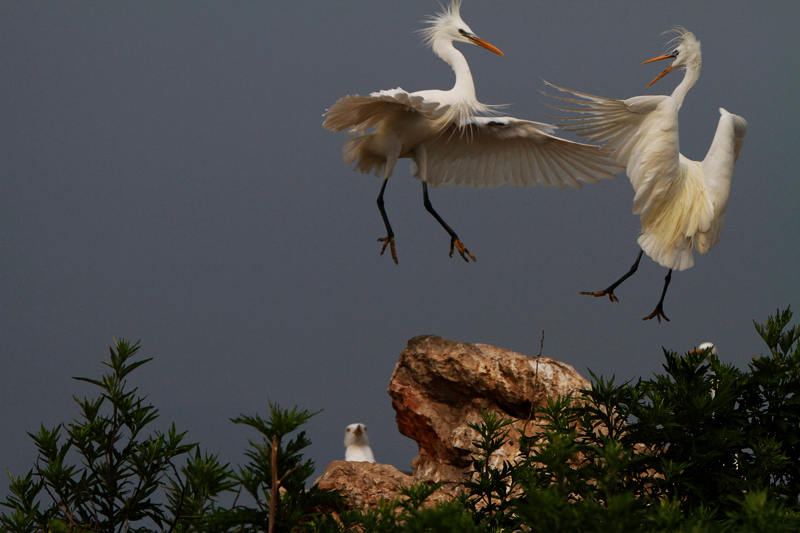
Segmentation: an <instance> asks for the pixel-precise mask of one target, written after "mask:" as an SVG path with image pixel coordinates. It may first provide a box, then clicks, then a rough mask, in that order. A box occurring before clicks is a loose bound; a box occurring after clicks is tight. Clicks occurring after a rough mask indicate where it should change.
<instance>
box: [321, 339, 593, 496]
mask: <svg viewBox="0 0 800 533" xmlns="http://www.w3.org/2000/svg"><path fill="white" fill-rule="evenodd" d="M588 387H589V382H588V381H587V380H586V379H585V378H583V377H582V376H580V375H579V374H578V373H577V372H576V371H575V369H574V368H572V367H571V366H570V365H567V364H565V363H561V362H559V361H556V360H554V359H550V358H548V357H528V356H525V355H521V354H518V353H515V352H512V351H510V350H504V349H502V348H495V347H493V346H489V345H487V344H468V343H463V342H455V341H449V340H447V339H443V338H441V337H437V336H435V335H426V336H423V337H415V338H413V339H411V340H410V341H408V346H407V347H406V349H405V350H403V353H402V354H400V360H399V362H398V363H397V366H396V367H395V369H394V373H393V374H392V378H391V381H390V383H389V395H390V396H391V397H392V406H393V407H394V409H395V411H396V413H397V415H396V418H397V426H398V428H399V430H400V433H402V434H403V435H405V436H407V437H409V438H412V439H414V440H415V441H416V442H417V444H418V445H419V455H418V456H417V457H416V458H415V459H414V460H413V461H412V463H411V465H412V467H413V469H414V475H413V477H411V476H408V475H406V474H403V473H402V472H400V471H399V470H397V469H396V468H394V467H393V466H389V465H382V464H377V463H358V462H346V461H334V462H333V463H331V464H330V465H328V468H327V469H326V471H325V473H324V474H323V475H322V476H321V477H320V478H319V479H318V480H317V481H316V484H317V485H318V486H319V487H320V488H321V489H323V490H332V489H341V490H342V491H343V492H344V493H345V494H346V495H348V496H349V499H350V505H351V506H352V507H353V508H359V509H363V508H365V507H372V506H376V505H377V504H378V502H379V501H380V500H381V499H387V500H388V499H391V498H393V497H395V496H396V495H397V492H398V491H399V489H401V488H403V487H407V486H409V485H411V484H413V483H419V482H443V483H445V485H444V486H443V487H442V488H441V489H439V491H438V492H437V493H435V494H434V495H433V497H432V498H431V500H430V501H431V502H432V503H433V502H436V501H439V500H444V499H450V498H452V497H453V496H454V495H455V494H456V490H457V489H456V487H455V484H456V483H457V482H458V481H461V480H463V479H464V478H465V476H466V475H468V473H469V471H470V469H471V462H470V457H471V455H472V454H473V453H475V452H476V451H477V448H476V447H475V446H474V445H473V444H472V442H473V441H474V440H475V439H476V438H477V433H476V432H475V431H474V430H472V429H471V428H469V427H468V426H467V424H468V423H479V422H480V421H481V414H480V413H481V409H482V408H483V409H485V410H487V411H489V412H494V413H497V414H500V415H502V416H505V417H510V418H512V419H513V420H514V422H513V424H512V425H511V426H508V428H509V429H510V432H509V439H508V442H506V444H505V445H504V446H503V448H502V449H501V450H500V451H499V452H498V453H497V454H496V455H495V456H494V457H493V462H494V463H495V465H498V466H499V465H500V464H502V462H503V461H514V460H515V459H516V457H517V456H518V454H519V446H518V444H517V441H518V436H519V432H518V431H517V430H522V431H524V432H525V434H526V435H532V434H534V433H535V432H536V431H537V430H538V423H537V421H536V420H535V419H533V418H532V417H531V413H532V411H533V410H534V409H535V408H536V407H538V406H541V405H543V404H544V403H546V402H547V399H548V398H552V397H555V396H559V395H566V394H570V393H573V392H575V390H576V389H585V388H588Z"/></svg>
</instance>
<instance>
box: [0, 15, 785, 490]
mask: <svg viewBox="0 0 800 533" xmlns="http://www.w3.org/2000/svg"><path fill="white" fill-rule="evenodd" d="M437 11H439V5H438V4H437V2H435V1H432V0H425V1H404V2H374V1H360V2H355V1H353V2H321V1H317V2H280V3H279V2H225V3H223V2H163V3H153V2H136V3H131V2H128V3H119V2H113V3H106V2H59V3H53V2H8V1H3V2H0V102H1V103H0V112H1V113H2V115H0V151H1V152H2V154H0V276H1V278H0V405H2V409H0V468H1V469H2V471H3V472H5V471H6V469H10V471H11V472H12V473H14V474H15V475H20V474H24V473H25V472H27V470H28V469H29V468H30V467H31V466H32V465H33V463H34V461H35V458H36V453H35V448H34V446H33V443H32V442H31V440H30V438H29V437H28V436H27V435H26V432H27V431H37V430H38V427H39V424H40V423H44V424H45V426H48V427H52V426H55V425H57V424H59V423H68V422H70V421H72V420H73V419H74V418H75V417H76V416H77V414H78V408H77V405H76V404H75V403H74V402H73V400H72V396H73V395H76V396H84V395H90V396H94V395H96V391H95V389H94V388H93V387H91V386H90V385H88V384H86V383H80V382H76V381H74V380H72V379H71V376H87V377H93V378H97V377H99V376H100V375H101V374H102V372H103V371H104V370H105V367H104V366H101V365H100V361H101V360H103V359H107V357H108V346H109V345H110V344H112V342H113V340H112V336H113V337H116V338H127V339H132V340H137V339H141V342H142V346H143V348H142V351H141V355H142V356H143V357H153V358H154V359H153V361H152V362H150V363H149V364H147V365H145V366H144V367H142V368H141V369H140V370H137V371H136V372H135V373H134V374H132V375H131V378H130V382H131V384H132V385H135V386H138V387H139V390H140V392H141V393H142V394H145V395H147V396H148V399H149V401H151V402H152V403H153V404H154V405H155V406H156V407H157V408H158V409H160V412H161V418H160V420H159V422H158V424H157V427H159V428H161V429H163V428H166V427H167V426H168V424H169V423H171V422H175V424H176V425H177V427H178V429H181V430H187V431H188V432H189V434H188V437H187V438H188V439H189V440H191V441H195V442H200V443H201V444H202V447H203V448H204V449H206V450H208V451H210V452H213V453H220V454H221V459H222V460H223V461H225V462H231V463H233V464H236V463H239V462H240V461H242V451H243V450H244V447H245V446H246V444H247V439H248V438H254V437H255V434H254V432H253V431H252V430H250V429H248V428H245V427H242V426H235V425H234V424H232V423H231V422H230V421H229V419H230V418H233V417H236V416H238V415H239V414H250V415H252V414H255V413H259V414H261V415H266V414H267V412H268V408H267V405H268V404H267V401H268V399H270V400H272V401H275V402H278V403H280V404H281V405H283V406H286V407H291V406H295V405H297V406H299V407H301V408H307V409H310V410H314V411H316V410H319V409H324V410H323V412H322V413H320V414H319V415H317V416H316V417H315V418H314V419H312V421H311V422H310V423H309V424H308V425H307V426H306V430H307V431H308V434H309V436H310V438H311V440H312V441H313V446H312V447H311V448H310V452H309V456H310V457H311V458H312V459H313V460H314V461H315V462H316V463H317V474H321V473H322V471H323V470H324V468H325V466H326V465H327V464H328V463H329V462H330V461H332V460H334V459H341V458H343V445H342V438H343V433H344V428H345V426H346V425H347V424H349V423H351V422H363V423H365V424H367V425H368V427H369V431H370V437H371V440H372V444H373V449H374V451H375V456H376V458H377V460H378V461H379V462H384V463H390V464H394V465H395V466H398V467H401V468H407V467H408V464H409V462H410V461H411V459H412V458H413V457H414V456H415V455H416V453H417V448H416V445H415V443H414V442H413V441H411V440H409V439H407V438H405V437H402V436H401V435H400V434H399V433H398V432H397V426H396V424H395V421H394V411H393V410H392V408H391V402H390V398H389V396H388V395H387V394H386V388H387V386H388V383H389V379H390V376H391V373H392V370H393V368H394V365H395V363H396V362H397V358H398V356H399V354H400V352H401V351H402V350H403V349H404V348H405V345H406V341H407V340H408V339H409V338H411V337H415V336H418V335H424V334H436V335H440V336H443V337H446V338H449V339H453V340H458V341H466V342H476V343H488V344H492V345H495V346H499V347H503V348H508V349H511V350H514V351H517V352H520V353H523V354H528V355H535V354H536V353H538V352H539V341H540V337H541V332H542V330H544V331H545V342H544V353H543V354H544V355H545V356H548V357H553V358H556V359H559V360H561V361H564V362H566V363H569V364H571V365H573V366H574V367H575V368H576V369H577V370H578V371H579V372H581V373H582V374H583V375H588V373H587V368H590V369H592V370H593V371H594V372H595V373H597V374H602V375H604V376H611V375H612V374H613V375H616V376H617V377H618V378H619V379H631V378H634V377H638V376H642V377H645V378H646V377H650V376H652V375H653V373H656V372H661V371H662V367H661V364H662V361H663V356H662V350H661V349H662V347H666V348H668V349H673V350H677V351H686V350H689V349H691V348H692V347H693V346H696V345H697V344H699V343H701V342H703V341H714V342H716V343H717V346H718V349H719V353H720V358H721V359H722V360H724V361H730V362H732V363H734V364H736V365H738V366H740V367H745V366H746V364H747V362H748V361H749V359H750V357H751V355H752V354H754V353H762V352H763V351H764V347H763V344H762V342H761V340H760V339H759V337H758V336H757V334H756V332H755V330H754V328H753V325H752V321H753V319H755V320H757V321H759V322H761V321H764V320H765V319H766V317H767V316H768V315H769V314H772V313H774V312H775V310H776V309H777V308H781V309H783V308H785V307H786V306H787V305H789V304H793V305H795V306H798V307H796V308H797V309H798V310H800V282H799V281H798V264H800V246H798V242H799V241H800V239H799V238H798V234H799V233H800V218H799V217H798V198H800V180H799V179H798V171H797V168H798V155H797V154H798V147H797V144H798V136H797V133H796V132H797V124H798V123H799V122H800V117H798V114H800V113H798V110H799V109H800V107H798V105H797V95H798V85H800V83H798V82H800V59H799V58H800V52H798V50H800V36H799V35H798V32H797V23H798V21H800V3H797V2H790V1H786V2H769V3H761V2H703V3H699V2H694V1H693V2H682V1H673V2H658V3H656V2H633V1H625V2H622V1H616V2H599V1H596V2H573V1H562V2H547V3H545V2H502V3H501V2H488V1H480V2H479V1H470V0H466V1H465V3H464V5H463V7H462V16H463V18H464V20H465V21H466V22H467V24H469V25H470V26H471V28H472V29H473V30H474V31H475V32H476V33H477V34H478V35H479V36H480V37H482V38H484V39H486V40H487V41H489V42H491V43H492V44H494V45H496V46H497V47H499V48H500V49H501V50H503V51H504V52H505V54H506V55H505V57H499V56H496V55H494V54H491V53H489V52H488V51H486V50H484V49H481V48H479V47H475V46H469V45H460V49H461V50H462V51H464V53H465V55H466V57H467V60H468V61H469V63H470V66H471V69H472V73H473V76H474V78H475V83H476V88H477V94H478V98H479V99H480V100H481V101H482V102H484V103H489V104H511V105H510V107H509V108H508V109H507V111H506V112H505V113H507V114H509V115H511V116H516V117H519V118H526V119H531V120H537V121H545V122H548V121H549V120H548V119H547V118H546V117H547V115H552V114H554V113H555V112H554V111H552V110H550V109H548V108H547V107H546V106H545V105H544V104H543V103H542V101H543V100H544V99H545V98H544V97H543V96H542V95H541V94H540V92H539V90H540V89H543V88H544V84H543V83H542V81H541V80H542V79H546V80H547V81H550V82H552V83H556V84H558V85H562V86H565V87H569V88H573V89H576V90H581V91H585V92H589V93H593V94H598V95H602V96H608V97H614V98H627V97H630V96H635V95H640V94H669V93H671V92H672V90H673V89H674V87H675V86H676V85H677V84H678V83H679V82H680V80H681V78H682V75H683V74H682V72H676V73H673V74H670V75H669V76H667V77H666V78H663V79H662V80H660V81H659V82H658V83H657V84H656V85H654V86H653V87H651V88H650V89H647V88H646V85H647V83H649V82H650V80H652V79H653V78H654V77H655V76H656V75H657V74H658V73H659V72H661V70H663V69H664V68H665V67H666V64H665V63H656V64H648V65H644V66H642V65H640V63H641V62H642V61H644V60H646V59H649V58H651V57H654V56H656V55H659V54H661V53H663V52H664V51H668V49H667V48H666V42H667V41H668V40H669V39H670V38H671V36H668V35H662V32H664V31H665V30H668V29H670V28H672V27H673V26H675V25H682V26H685V27H686V28H687V29H689V30H690V31H692V32H694V33H695V35H696V36H697V37H698V39H700V40H701V41H702V52H703V69H702V74H701V77H700V81H699V82H698V84H697V85H696V86H695V87H694V88H693V89H692V90H691V91H690V93H689V95H688V97H687V98H686V102H685V104H684V106H683V108H682V109H681V114H680V138H681V152H682V153H683V154H684V155H686V156H687V157H689V158H692V159H702V158H703V157H704V156H705V153H706V151H707V149H708V146H709V144H710V143H711V139H712V137H713V135H714V131H715V129H716V126H717V121H718V119H719V113H718V108H719V107H725V108H726V109H727V110H729V111H730V112H732V113H736V114H738V115H741V116H743V117H744V118H746V119H747V121H748V123H749V126H748V132H747V137H746V139H745V143H744V148H743V149H742V152H741V156H740V158H739V162H738V164H737V166H736V169H735V172H734V180H733V186H732V192H731V199H730V204H729V207H728V212H727V216H726V219H725V226H724V230H723V235H722V241H721V242H720V244H718V245H717V247H716V248H715V249H714V250H712V251H711V252H710V253H709V254H707V255H705V256H700V255H698V254H695V266H694V267H693V268H692V269H690V270H688V271H685V272H680V273H676V274H675V275H674V276H673V279H672V285H671V286H670V289H669V292H668V294H667V297H666V301H665V305H664V309H665V312H666V314H667V316H669V317H670V318H671V320H672V321H671V322H670V323H662V324H658V323H657V322H655V321H649V322H642V320H641V318H642V317H643V316H645V315H647V314H649V313H650V312H651V311H652V309H653V307H654V306H655V304H656V302H657V301H658V297H659V295H660V292H661V288H662V284H663V278H664V276H665V275H666V273H667V271H666V269H664V268H662V267H660V266H658V265H657V264H656V263H654V262H653V261H652V260H650V259H648V258H644V259H643V260H642V264H641V266H640V268H639V272H638V273H637V274H636V275H635V276H634V277H633V278H631V279H630V280H628V281H627V282H626V283H625V284H624V285H622V286H621V287H620V288H619V289H618V290H617V291H616V294H617V296H618V297H619V299H620V302H619V303H616V304H612V303H610V302H609V301H608V300H607V299H602V300H601V299H595V298H590V297H586V296H580V295H579V292H580V291H586V290H600V289H603V288H605V287H606V286H607V285H609V284H610V283H611V282H612V281H614V280H616V279H617V278H618V277H619V276H620V275H622V274H623V273H624V272H625V271H627V269H628V268H629V266H630V264H631V263H632V262H633V260H634V259H635V257H636V254H637V252H638V247H637V245H636V238H637V236H638V232H639V227H640V226H639V219H638V217H636V216H634V215H632V214H631V203H632V198H633V191H632V189H631V186H630V184H629V182H628V179H627V177H625V176H624V175H621V176H619V177H618V178H617V179H615V180H612V181H606V182H603V183H601V184H599V185H589V186H586V187H585V188H583V189H581V190H571V189H570V190H564V191H560V190H550V189H543V188H538V187H537V188H534V189H521V188H501V189H495V190H491V191H486V190H472V189H451V188H445V189H437V190H433V191H432V192H431V200H432V202H433V205H434V206H435V207H436V209H437V210H438V212H439V213H440V214H441V215H442V217H443V218H444V219H445V220H446V221H447V222H448V223H449V224H450V225H451V226H452V227H453V229H454V230H455V231H456V232H457V233H458V234H459V236H460V237H461V238H462V240H463V242H464V243H465V244H466V246H467V247H468V248H469V249H470V251H472V252H473V253H474V254H475V256H476V258H477V263H471V264H466V263H464V262H463V261H462V260H461V259H460V258H458V257H457V256H456V257H454V258H449V257H448V249H449V238H448V236H447V234H446V233H445V232H444V231H443V230H442V228H441V227H440V226H439V225H438V224H437V223H436V221H435V220H434V219H433V218H432V217H431V216H430V215H429V214H428V213H427V212H426V211H425V209H424V208H423V205H422V194H421V187H420V184H419V182H417V181H416V180H414V179H413V178H411V177H410V173H409V171H408V163H407V161H403V162H401V164H399V165H398V167H397V168H396V169H395V175H394V177H393V178H392V180H391V181H390V183H389V185H388V188H387V192H386V208H387V211H388V214H389V217H390V220H391V221H392V225H393V227H394V230H395V233H396V243H397V254H398V258H399V262H400V263H399V265H395V264H394V263H393V262H392V261H391V258H390V257H389V256H388V253H387V254H386V255H384V256H383V257H381V256H380V255H379V251H380V245H379V243H378V242H376V241H377V239H378V237H383V236H384V235H385V230H384V227H383V223H382V222H381V218H380V215H379V213H378V210H377V208H376V205H375V198H376V197H377V194H378V191H379V188H380V180H379V179H378V178H375V177H372V176H364V175H361V174H357V173H354V172H352V171H351V170H350V169H348V168H347V167H345V166H344V165H342V163H341V159H340V153H341V146H342V144H343V142H344V140H345V138H346V136H345V135H344V134H335V133H332V132H329V131H326V130H324V129H323V128H322V126H321V124H322V120H323V117H322V114H323V112H324V111H325V109H326V108H328V107H329V106H330V105H331V104H333V103H334V102H335V101H336V100H337V99H338V98H340V97H342V96H345V95H348V94H367V93H369V92H371V91H375V90H380V89H390V88H394V87H398V86H400V87H402V88H404V89H406V90H409V91H414V90H422V89H435V88H436V89H449V88H451V87H452V84H453V81H454V76H453V73H452V71H451V69H450V68H449V67H448V66H447V65H446V64H445V63H443V62H442V61H441V60H440V59H438V58H437V57H436V56H434V55H433V54H432V53H431V52H430V50H427V49H425V48H424V47H423V46H422V45H421V42H420V39H419V36H418V35H416V34H415V33H414V31H415V30H418V29H419V28H421V27H422V26H421V24H420V21H421V20H422V19H423V18H424V17H426V16H427V15H432V14H434V13H436V12H437ZM564 136H565V137H567V138H571V139H577V138H576V137H574V136H572V134H568V133H567V134H564ZM795 323H797V319H796V320H795ZM6 491H7V481H2V482H0V494H4V493H5V492H6Z"/></svg>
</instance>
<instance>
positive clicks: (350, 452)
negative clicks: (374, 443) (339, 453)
mask: <svg viewBox="0 0 800 533" xmlns="http://www.w3.org/2000/svg"><path fill="white" fill-rule="evenodd" d="M344 446H345V450H344V460H345V461H362V462H367V463H374V462H375V456H373V455H372V448H370V447H369V437H367V426H365V425H364V424H350V425H349V426H347V429H345V430H344Z"/></svg>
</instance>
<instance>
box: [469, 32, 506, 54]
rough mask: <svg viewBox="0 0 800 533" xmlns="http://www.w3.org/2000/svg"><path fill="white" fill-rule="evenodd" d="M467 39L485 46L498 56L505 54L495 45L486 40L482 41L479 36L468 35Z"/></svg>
mask: <svg viewBox="0 0 800 533" xmlns="http://www.w3.org/2000/svg"><path fill="white" fill-rule="evenodd" d="M467 39H469V40H470V41H472V42H473V43H475V44H477V45H478V46H482V47H483V48H486V49H487V50H489V51H490V52H494V53H495V54H497V55H499V56H502V55H505V54H503V52H501V51H500V49H499V48H497V47H496V46H495V45H493V44H491V43H487V42H486V41H484V40H483V39H480V38H478V37H471V36H468V37H467Z"/></svg>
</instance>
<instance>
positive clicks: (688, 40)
mask: <svg viewBox="0 0 800 533" xmlns="http://www.w3.org/2000/svg"><path fill="white" fill-rule="evenodd" d="M676 31H677V32H678V33H679V36H678V38H677V39H676V40H677V41H678V45H677V47H676V48H675V50H674V51H673V52H671V53H669V54H664V55H662V56H658V57H655V58H653V59H650V60H648V61H645V63H650V62H651V61H658V60H662V59H673V62H672V63H671V64H670V65H669V66H668V67H667V68H666V69H665V70H664V71H663V72H662V73H661V74H660V75H659V76H658V77H656V79H654V80H653V81H652V82H651V83H650V85H652V84H653V83H655V82H656V81H657V80H659V79H660V78H661V77H662V76H665V75H666V74H668V73H669V72H672V71H673V70H676V69H679V68H681V69H685V71H686V73H685V76H684V78H683V81H682V82H681V83H680V84H679V85H678V87H677V88H676V89H675V90H674V91H673V93H672V94H671V95H670V96H635V97H633V98H629V99H627V100H613V99H610V98H602V97H599V96H593V95H589V94H585V93H581V92H578V91H572V90H569V89H563V88H561V87H557V86H555V85H552V84H549V85H551V86H552V87H555V88H557V89H559V90H561V91H565V92H569V93H571V94H573V95H575V96H577V97H579V98H580V100H578V99H570V98H560V99H561V100H565V101H568V102H572V103H575V104H579V105H581V106H582V107H581V108H577V109H574V108H573V109H564V110H566V111H573V112H577V113H581V114H583V116H581V117H573V118H567V119H565V120H567V121H569V122H568V124H566V125H563V126H564V129H566V130H570V131H574V132H576V133H577V134H578V135H582V136H585V137H587V138H589V139H591V140H593V141H598V142H602V143H604V144H603V148H605V149H606V150H608V151H609V152H610V154H611V156H612V157H613V158H614V159H615V160H616V161H617V162H618V163H619V164H621V165H623V166H625V168H626V172H627V174H628V177H629V178H630V181H631V185H633V189H634V191H635V193H636V194H635V196H634V199H633V212H634V214H638V215H639V216H640V219H641V223H642V234H641V236H640V237H639V240H638V243H639V246H640V247H641V248H642V250H643V251H644V252H645V253H647V255H648V256H650V257H651V258H653V260H655V261H656V262H658V263H659V264H660V265H662V266H664V267H666V268H668V269H670V272H669V274H667V279H666V281H665V286H664V291H663V293H662V298H661V301H660V302H659V304H658V306H657V307H656V310H655V311H654V312H653V314H651V315H650V316H648V317H645V320H647V319H650V318H654V317H658V319H659V321H660V320H661V318H662V317H663V318H664V319H666V320H669V319H668V318H667V317H666V315H664V313H663V309H662V304H663V295H664V294H666V288H667V285H669V279H670V278H671V274H672V270H678V271H680V270H686V269H687V268H690V267H691V266H692V265H694V257H693V253H692V251H693V250H697V251H698V252H699V253H701V254H705V253H706V252H708V251H709V250H711V249H712V248H713V247H714V246H715V245H716V244H717V243H718V242H719V239H720V235H721V233H722V223H723V220H724V218H725V211H726V209H727V207H728V197H729V194H730V187H731V179H732V177H733V166H734V163H735V162H736V160H737V159H738V157H739V151H740V150H741V147H742V144H743V143H744V135H745V131H746V129H747V122H746V121H745V120H744V119H743V118H742V117H739V116H737V115H734V114H732V113H729V112H728V111H726V110H725V109H722V108H720V110H719V112H720V114H721V117H720V119H719V124H718V126H717V131H716V134H715V135H714V140H713V141H712V142H711V147H710V149H709V150H708V153H707V155H706V157H705V159H703V160H702V161H692V160H690V159H688V158H686V157H684V156H683V155H682V154H681V153H680V152H679V145H678V111H679V110H680V108H681V105H682V104H683V100H684V98H685V96H686V93H687V92H688V91H689V89H690V88H691V87H692V86H693V85H694V84H695V82H696V81H697V79H698V78H699V76H700V66H701V56H700V42H699V41H698V40H697V39H695V37H694V35H693V34H692V33H690V32H688V31H686V30H684V29H682V28H681V29H677V30H676ZM648 87H649V85H648ZM640 258H641V253H640V255H639V259H640ZM639 259H637V261H636V263H634V266H633V267H632V268H631V272H629V273H628V274H627V275H626V276H624V277H623V278H622V279H620V280H619V281H618V282H617V283H615V284H613V285H612V286H610V287H609V288H608V289H606V290H605V291H599V292H593V293H583V294H590V295H593V296H606V295H607V296H609V298H610V299H611V300H612V301H617V299H616V296H614V294H613V290H614V289H615V288H616V287H617V286H618V285H619V284H620V283H621V282H622V281H624V280H625V279H627V277H628V276H630V275H631V274H632V273H633V272H635V270H636V267H638V262H639Z"/></svg>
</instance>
